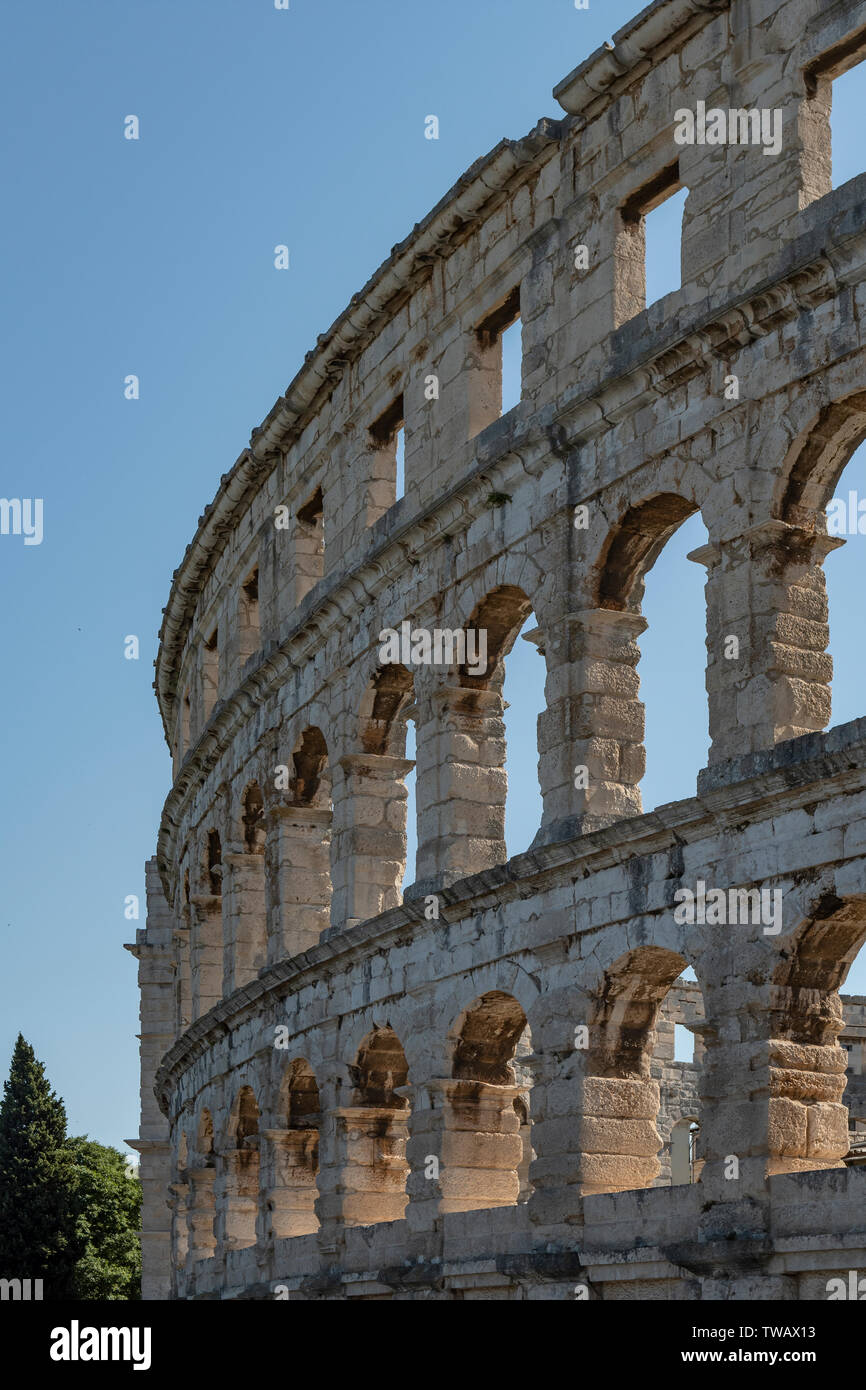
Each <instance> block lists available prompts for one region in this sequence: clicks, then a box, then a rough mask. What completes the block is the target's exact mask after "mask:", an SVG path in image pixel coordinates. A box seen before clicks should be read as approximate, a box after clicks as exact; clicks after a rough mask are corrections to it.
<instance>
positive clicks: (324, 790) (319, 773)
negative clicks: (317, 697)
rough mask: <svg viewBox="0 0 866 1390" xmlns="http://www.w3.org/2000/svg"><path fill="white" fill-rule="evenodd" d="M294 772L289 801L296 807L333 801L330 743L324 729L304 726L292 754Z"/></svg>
mask: <svg viewBox="0 0 866 1390" xmlns="http://www.w3.org/2000/svg"><path fill="white" fill-rule="evenodd" d="M292 761H293V763H294V775H293V777H292V779H291V782H290V785H289V795H290V800H291V802H292V804H293V805H295V806H312V805H319V804H321V803H323V802H324V801H325V800H326V799H327V800H328V802H330V778H329V775H328V771H327V762H328V745H327V744H326V743H325V736H324V734H323V733H322V731H321V729H315V728H309V729H305V730H304V732H303V733H302V734H301V738H300V742H299V743H298V746H297V748H296V749H295V751H294V753H293V754H292Z"/></svg>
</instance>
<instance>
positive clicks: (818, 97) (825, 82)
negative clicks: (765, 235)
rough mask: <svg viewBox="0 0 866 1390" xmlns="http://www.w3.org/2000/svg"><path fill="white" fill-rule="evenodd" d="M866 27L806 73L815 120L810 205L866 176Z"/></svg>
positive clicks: (811, 132) (809, 132) (811, 129)
mask: <svg viewBox="0 0 866 1390" xmlns="http://www.w3.org/2000/svg"><path fill="white" fill-rule="evenodd" d="M864 61H866V27H864V28H860V29H857V30H855V32H854V33H853V34H848V35H847V36H846V37H845V38H844V39H842V40H841V41H840V42H839V43H837V44H834V45H833V47H832V48H829V49H828V50H827V51H826V53H822V54H821V56H820V58H816V60H815V61H814V62H813V63H810V64H809V66H808V67H807V68H806V70H805V72H804V73H803V77H804V81H805V85H806V94H807V96H808V98H809V105H810V107H811V108H812V113H813V119H812V121H810V122H809V124H808V125H807V127H806V129H807V139H809V141H810V150H809V153H810V154H811V165H812V166H813V168H812V174H811V181H810V186H809V187H808V189H807V191H808V194H809V201H811V200H812V199H813V198H817V197H821V196H823V195H824V194H826V193H829V192H830V190H831V189H833V188H840V187H841V186H842V184H843V183H847V182H848V181H849V179H853V178H856V176H857V175H858V174H862V173H863V171H864V168H866V164H864V160H863V155H862V151H861V137H860V124H861V115H860V113H861V110H862V106H863V98H864V97H866V70H864V66H863V64H864Z"/></svg>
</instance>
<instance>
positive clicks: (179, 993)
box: [172, 903, 192, 1037]
mask: <svg viewBox="0 0 866 1390" xmlns="http://www.w3.org/2000/svg"><path fill="white" fill-rule="evenodd" d="M191 918H192V909H191V907H190V904H189V903H186V904H185V906H184V907H183V909H182V910H181V920H180V921H179V922H178V923H177V925H176V926H175V930H174V933H173V935H172V944H173V945H174V959H175V977H174V1016H175V1032H176V1035H177V1036H178V1037H180V1035H181V1033H183V1032H185V1031H186V1029H187V1028H188V1027H189V1025H190V1024H191V1023H192V982H191V979H190V973H191V972H190V941H191V931H190V921H191Z"/></svg>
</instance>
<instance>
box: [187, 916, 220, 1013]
mask: <svg viewBox="0 0 866 1390" xmlns="http://www.w3.org/2000/svg"><path fill="white" fill-rule="evenodd" d="M222 904H223V900H222V898H221V897H218V896H213V895H211V894H205V893H194V894H193V895H192V897H191V898H190V908H191V912H190V932H189V935H190V943H189V959H190V993H191V996H192V1017H193V1022H195V1020H196V1019H197V1018H201V1016H202V1014H205V1013H207V1011H208V1009H211V1008H213V1006H214V1004H218V1003H219V1001H220V999H221V998H222V983H223V919H222Z"/></svg>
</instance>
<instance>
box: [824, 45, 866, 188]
mask: <svg viewBox="0 0 866 1390" xmlns="http://www.w3.org/2000/svg"><path fill="white" fill-rule="evenodd" d="M863 56H864V55H862V54H861V56H860V60H859V62H858V63H857V64H856V65H855V66H854V67H852V68H849V69H848V71H847V72H844V73H842V74H841V75H840V76H839V77H837V78H835V79H834V81H833V92H832V98H831V105H830V161H831V167H832V186H833V188H841V187H842V184H843V183H847V182H848V180H849V179H855V178H856V177H857V175H858V174H862V173H863V171H864V170H866V160H864V158H863V135H862V122H863V107H864V104H866V65H864V62H863Z"/></svg>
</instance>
